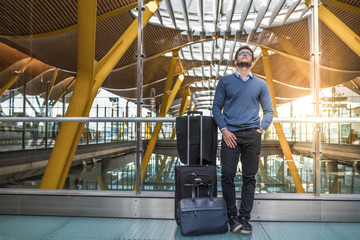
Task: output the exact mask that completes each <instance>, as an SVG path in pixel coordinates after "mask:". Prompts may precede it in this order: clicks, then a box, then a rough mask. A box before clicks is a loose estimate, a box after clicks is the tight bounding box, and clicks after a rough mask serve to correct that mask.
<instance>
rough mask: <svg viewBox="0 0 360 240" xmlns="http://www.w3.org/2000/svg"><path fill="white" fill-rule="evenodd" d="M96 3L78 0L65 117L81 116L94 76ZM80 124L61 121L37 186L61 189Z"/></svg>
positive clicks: (88, 0) (92, 0) (94, 1)
mask: <svg viewBox="0 0 360 240" xmlns="http://www.w3.org/2000/svg"><path fill="white" fill-rule="evenodd" d="M96 6H97V1H96V0H79V1H78V24H79V31H78V63H77V77H76V78H77V80H76V83H75V88H74V93H73V95H72V97H71V100H70V104H69V107H68V109H67V111H66V115H65V116H66V117H82V116H83V113H84V110H85V107H86V104H87V103H88V100H89V97H90V92H91V87H92V83H93V79H94V57H95V36H96V34H95V33H96V30H95V29H96ZM79 125H80V123H76V122H65V123H62V124H61V128H60V131H59V134H58V136H57V138H56V142H55V146H54V148H53V150H52V152H51V155H50V159H49V162H48V164H47V166H46V169H45V173H44V176H43V178H42V181H41V184H40V188H42V189H56V188H58V189H61V188H62V187H63V183H64V182H65V180H64V181H63V182H62V181H61V180H62V179H64V178H65V179H66V176H67V174H68V169H66V163H67V160H68V159H69V156H70V155H71V150H72V147H73V146H74V145H76V146H77V144H78V142H75V141H74V140H75V138H76V133H77V129H78V128H79ZM80 135H81V133H80ZM72 158H73V156H71V162H72ZM71 162H70V165H71Z"/></svg>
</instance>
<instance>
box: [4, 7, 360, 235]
mask: <svg viewBox="0 0 360 240" xmlns="http://www.w3.org/2000/svg"><path fill="white" fill-rule="evenodd" d="M139 20H140V21H139ZM141 22H142V23H143V24H141ZM245 45H246V46H249V47H250V48H251V49H252V50H253V52H254V61H253V65H252V67H251V72H252V74H253V75H254V76H256V77H259V78H260V79H262V80H264V82H266V84H267V86H268V87H269V90H270V94H271V100H272V106H273V110H274V119H273V123H272V124H271V125H270V127H269V128H268V129H267V130H266V131H265V132H264V133H263V134H262V145H261V146H262V148H261V154H260V159H259V171H258V173H257V174H256V186H255V202H254V209H253V212H252V217H251V220H250V221H251V223H252V224H253V226H254V231H253V233H252V234H251V235H249V236H246V235H242V234H240V233H231V232H228V233H227V234H223V235H209V236H197V237H193V238H191V237H184V236H182V235H181V232H180V230H179V226H177V224H176V222H175V220H174V191H175V167H176V166H179V165H183V163H182V161H181V160H180V158H179V153H178V148H177V136H176V135H177V134H176V122H175V120H176V118H177V117H181V116H186V115H187V112H189V111H201V112H202V114H203V116H212V108H213V101H214V95H215V90H216V87H217V84H218V82H219V80H220V79H221V78H222V77H224V76H226V75H230V74H233V73H234V72H235V71H236V65H235V62H234V56H235V53H236V51H237V49H239V48H240V47H242V46H245ZM262 116H263V113H262V109H261V107H260V117H262ZM221 137H222V135H221V132H220V130H218V141H217V142H218V149H217V156H216V171H217V191H218V195H219V196H222V188H221V167H220V162H221V158H220V143H221ZM238 169H239V171H238V172H237V174H236V177H235V189H236V191H237V201H238V203H239V202H240V201H241V187H242V171H241V169H242V166H241V163H240V162H239V165H238ZM358 236H360V1H358V0H144V1H142V2H138V1H135V0H64V1H56V0H49V1H42V0H27V1H12V0H2V1H0V239H183V238H191V239H358Z"/></svg>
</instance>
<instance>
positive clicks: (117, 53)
mask: <svg viewBox="0 0 360 240" xmlns="http://www.w3.org/2000/svg"><path fill="white" fill-rule="evenodd" d="M160 2H161V1H156V0H154V1H151V2H149V3H148V4H147V5H146V7H145V11H144V12H143V24H144V26H145V25H146V24H147V23H148V21H149V19H150V18H151V16H152V15H153V14H154V13H155V12H156V11H157V9H158V7H159V4H160ZM137 22H138V19H137V18H136V19H135V20H134V22H133V23H132V24H131V25H130V26H129V28H128V29H127V30H126V31H125V32H124V33H123V35H122V36H121V37H120V39H119V40H118V41H117V42H116V43H115V45H114V46H113V47H112V48H111V49H110V51H109V52H108V53H107V54H106V55H105V57H104V58H103V59H102V60H101V61H100V62H99V63H97V65H96V66H95V81H94V83H93V86H92V90H91V95H90V98H89V100H88V102H87V105H86V108H85V110H84V112H83V116H88V115H89V112H90V110H91V106H92V103H93V101H94V99H95V97H96V94H97V93H98V90H99V88H100V87H101V85H102V83H103V82H104V80H105V78H106V77H107V76H108V74H109V73H110V72H111V70H112V69H113V68H114V67H115V65H116V64H117V63H118V61H119V60H120V59H121V57H122V56H123V55H124V53H125V52H126V50H127V49H128V48H129V47H130V45H131V44H132V43H133V41H134V40H135V39H136V37H137V25H138V24H137ZM93 62H94V60H93ZM84 126H85V123H81V124H79V127H78V129H77V130H76V137H75V138H74V141H73V142H74V144H73V146H72V148H71V151H70V153H69V155H68V157H67V160H66V166H65V170H66V171H67V172H68V171H69V169H70V166H71V163H72V159H73V157H74V155H75V152H76V148H77V144H78V142H79V141H80V138H81V134H82V131H83V128H84ZM66 171H64V174H63V175H62V178H61V181H60V184H59V188H61V186H62V185H63V184H64V183H65V180H66V174H65V173H66Z"/></svg>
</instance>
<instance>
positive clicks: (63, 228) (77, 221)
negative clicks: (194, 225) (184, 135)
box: [0, 215, 360, 240]
mask: <svg viewBox="0 0 360 240" xmlns="http://www.w3.org/2000/svg"><path fill="white" fill-rule="evenodd" d="M252 225H253V233H252V234H251V235H243V234H240V233H239V232H237V233H231V232H228V233H227V234H219V235H207V236H197V237H184V236H182V235H181V231H180V229H179V227H178V226H177V225H176V222H175V221H174V220H154V219H152V220H151V219H125V218H85V217H52V216H16V215H0V239H1V240H5V239H6V240H10V239H11V240H15V239H59V240H60V239H86V240H90V239H126V240H130V239H136V240H140V239H153V240H155V239H166V240H167V239H207V240H212V239H219V240H220V239H221V240H223V239H224V240H226V239H247V240H250V239H260V240H263V239H264V240H266V239H273V240H281V239H284V240H290V239H295V240H296V239H301V240H303V239H305V240H308V239H316V240H319V239H324V240H325V239H326V240H332V239H333V240H338V239H340V240H346V239H353V240H358V239H360V223H321V222H252Z"/></svg>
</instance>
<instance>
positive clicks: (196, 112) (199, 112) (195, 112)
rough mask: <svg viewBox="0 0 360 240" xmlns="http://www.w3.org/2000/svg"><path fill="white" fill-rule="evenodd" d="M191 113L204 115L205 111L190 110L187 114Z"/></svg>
mask: <svg viewBox="0 0 360 240" xmlns="http://www.w3.org/2000/svg"><path fill="white" fill-rule="evenodd" d="M190 114H199V115H203V112H201V111H188V112H187V115H190Z"/></svg>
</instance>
